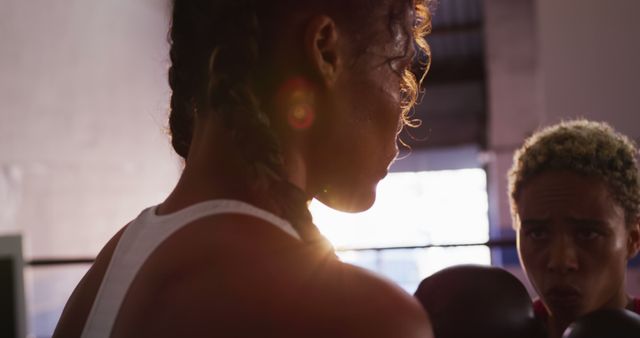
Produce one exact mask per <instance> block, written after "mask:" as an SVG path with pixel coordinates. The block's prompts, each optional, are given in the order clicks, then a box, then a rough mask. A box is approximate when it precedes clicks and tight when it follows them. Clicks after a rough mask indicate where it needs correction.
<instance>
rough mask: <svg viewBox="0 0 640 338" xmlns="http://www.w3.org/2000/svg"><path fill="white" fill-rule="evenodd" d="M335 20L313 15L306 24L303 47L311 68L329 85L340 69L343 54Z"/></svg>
mask: <svg viewBox="0 0 640 338" xmlns="http://www.w3.org/2000/svg"><path fill="white" fill-rule="evenodd" d="M339 42H340V35H339V32H338V30H337V27H336V24H335V21H333V19H331V18H330V17H328V16H326V15H318V16H315V17H313V18H312V19H311V20H310V21H309V23H308V24H307V26H306V30H305V34H304V48H305V51H306V54H307V57H308V58H309V61H310V64H311V66H312V68H313V70H314V71H315V72H316V73H317V74H318V75H319V76H320V78H321V79H322V81H323V82H324V84H325V85H326V86H329V87H331V86H332V85H333V84H334V83H335V82H336V79H337V78H338V75H339V73H340V71H341V70H342V64H343V58H344V55H343V53H342V50H341V49H340V44H339Z"/></svg>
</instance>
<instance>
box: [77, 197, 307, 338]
mask: <svg viewBox="0 0 640 338" xmlns="http://www.w3.org/2000/svg"><path fill="white" fill-rule="evenodd" d="M156 208H157V207H155V206H154V207H150V208H147V209H145V210H144V211H142V212H141V213H140V215H139V216H138V217H137V218H136V219H135V220H133V221H132V222H131V223H129V225H128V226H127V228H126V229H125V230H124V232H123V234H122V236H121V237H120V240H119V241H118V244H117V245H116V248H115V249H114V251H113V255H112V257H111V261H110V262H109V266H108V267H107V270H106V272H105V274H104V277H103V279H102V283H101V284H100V288H99V289H98V292H97V294H96V297H95V300H94V301H93V306H92V307H91V312H89V316H88V317H87V322H86V323H85V326H84V329H83V331H82V335H81V337H82V338H98V337H100V338H101V337H104V338H107V337H109V336H110V334H111V329H112V327H113V323H114V322H115V319H116V316H117V314H118V311H119V309H120V305H121V304H122V301H123V300H124V297H125V295H126V293H127V290H128V289H129V286H130V285H131V282H132V281H133V279H134V277H135V276H136V274H137V273H138V270H139V269H140V267H141V266H142V264H143V263H144V262H145V261H146V260H147V258H148V257H149V255H151V253H152V252H153V251H154V250H155V249H156V248H157V247H158V246H159V245H160V244H161V243H162V242H163V241H164V240H165V239H167V238H168V237H169V236H170V235H171V234H172V233H174V232H175V231H177V230H179V229H180V228H182V227H183V226H185V225H187V224H190V223H192V222H193V221H195V220H198V219H200V218H203V217H206V216H211V215H216V214H229V213H232V214H244V215H250V216H253V217H256V218H260V219H262V220H265V221H267V222H269V223H271V224H273V225H274V226H276V227H277V228H279V229H281V230H282V231H284V232H286V233H287V234H289V235H291V236H292V237H294V238H296V239H300V236H299V235H298V233H297V232H296V231H295V229H293V227H292V226H291V224H290V223H289V222H287V221H285V220H284V219H282V218H279V217H278V216H276V215H274V214H271V213H269V212H267V211H264V210H262V209H258V208H256V207H254V206H252V205H250V204H247V203H244V202H241V201H235V200H211V201H205V202H201V203H198V204H194V205H192V206H189V207H187V208H185V209H182V210H179V211H177V212H175V213H172V214H168V215H156Z"/></svg>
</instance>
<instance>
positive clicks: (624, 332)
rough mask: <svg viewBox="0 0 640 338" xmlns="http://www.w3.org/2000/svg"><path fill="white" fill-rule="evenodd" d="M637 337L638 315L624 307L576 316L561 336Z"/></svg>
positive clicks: (569, 337)
mask: <svg viewBox="0 0 640 338" xmlns="http://www.w3.org/2000/svg"><path fill="white" fill-rule="evenodd" d="M609 337H611V338H632V337H633V338H639V337H640V316H639V315H637V314H635V313H633V312H631V311H627V310H624V309H607V310H598V311H594V312H591V313H589V314H587V315H584V316H583V317H580V318H578V319H577V320H576V321H575V322H573V324H571V325H569V327H567V329H566V330H565V331H564V334H563V335H562V338H609Z"/></svg>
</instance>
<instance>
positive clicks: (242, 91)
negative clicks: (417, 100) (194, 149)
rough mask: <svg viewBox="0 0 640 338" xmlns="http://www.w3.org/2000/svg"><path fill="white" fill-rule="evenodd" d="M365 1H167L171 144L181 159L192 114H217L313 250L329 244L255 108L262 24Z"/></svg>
mask: <svg viewBox="0 0 640 338" xmlns="http://www.w3.org/2000/svg"><path fill="white" fill-rule="evenodd" d="M369 1H372V0H349V1H345V0H329V1H309V2H306V1H305V2H304V4H301V3H303V1H299V0H275V1H252V0H174V1H173V16H172V25H171V31H170V36H169V39H170V43H171V50H170V58H171V67H170V69H169V85H170V87H171V89H172V95H171V102H170V105H171V112H170V115H169V127H170V131H171V135H172V138H171V142H172V146H173V148H174V149H175V151H176V152H177V153H178V155H180V156H181V157H183V158H185V159H186V158H187V156H188V154H189V148H190V143H191V138H192V136H193V129H194V120H195V117H196V115H197V114H204V113H205V112H206V113H207V114H217V117H218V118H219V120H220V121H221V123H223V124H224V127H225V128H226V129H227V130H229V131H230V132H231V133H230V135H232V138H233V139H232V140H231V141H232V142H233V143H234V144H235V145H236V146H237V147H238V149H239V150H240V153H241V156H242V157H243V158H244V160H245V161H244V162H245V163H246V167H247V169H248V174H249V175H250V176H251V177H248V179H247V181H248V182H251V184H253V185H254V187H253V188H257V189H258V190H262V191H264V192H265V193H266V192H267V191H268V192H269V197H270V198H271V199H274V200H273V204H274V205H275V206H276V208H277V209H278V210H276V213H278V214H279V215H280V216H281V217H283V218H285V219H286V220H288V221H289V222H290V223H291V224H292V226H293V227H294V228H295V229H296V231H297V232H298V234H299V235H300V237H301V238H302V240H303V241H305V242H307V243H310V244H318V245H320V246H321V247H330V244H328V241H326V239H325V238H324V237H323V236H322V235H321V234H320V232H319V231H318V229H317V228H316V227H315V226H314V225H313V222H312V217H311V213H310V212H309V210H308V207H307V196H306V195H305V193H304V192H303V191H302V190H300V189H299V188H298V187H296V186H295V185H293V184H292V183H290V182H289V181H288V180H287V175H286V172H285V169H284V163H283V158H282V152H281V149H282V148H281V146H280V144H279V140H278V137H277V136H276V133H275V132H274V128H273V127H272V126H271V121H270V119H269V116H267V114H266V113H265V112H264V110H263V107H262V106H261V104H264V102H261V100H260V97H259V96H260V95H259V94H258V93H259V90H258V87H260V83H261V81H263V80H264V79H262V78H260V76H261V75H260V74H262V75H263V77H264V73H265V72H264V68H266V67H261V66H262V65H263V63H264V60H263V58H264V56H263V55H261V52H263V51H264V49H265V47H264V46H265V45H266V44H268V42H267V41H266V38H265V36H266V35H268V29H269V28H271V29H273V27H270V26H269V25H272V26H273V25H277V22H278V21H279V20H280V19H281V18H277V16H280V15H285V14H282V13H283V12H286V11H289V12H291V11H295V10H296V8H298V9H299V8H300V7H301V6H307V7H309V6H313V5H314V4H315V6H325V7H330V6H334V7H341V6H342V7H344V5H345V4H346V3H350V5H351V6H356V4H355V3H356V2H358V3H360V2H369ZM378 1H379V0H376V1H375V2H376V3H378ZM404 1H411V0H404ZM420 8H424V7H423V6H421V7H420ZM343 9H344V8H343ZM267 11H269V13H267ZM421 13H423V12H421ZM429 22H430V21H429ZM421 41H422V40H421ZM419 45H420V44H419ZM414 87H415V86H414Z"/></svg>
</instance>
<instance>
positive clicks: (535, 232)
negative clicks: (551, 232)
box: [524, 229, 548, 240]
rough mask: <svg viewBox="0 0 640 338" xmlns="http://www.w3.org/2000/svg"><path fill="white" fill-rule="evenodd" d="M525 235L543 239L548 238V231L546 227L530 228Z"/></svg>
mask: <svg viewBox="0 0 640 338" xmlns="http://www.w3.org/2000/svg"><path fill="white" fill-rule="evenodd" d="M524 235H525V236H526V237H528V238H531V239H534V240H541V239H545V238H547V236H548V233H547V231H546V230H545V229H529V230H526V231H525V232H524Z"/></svg>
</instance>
